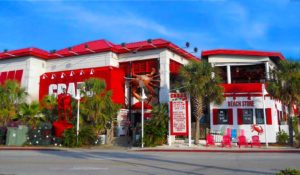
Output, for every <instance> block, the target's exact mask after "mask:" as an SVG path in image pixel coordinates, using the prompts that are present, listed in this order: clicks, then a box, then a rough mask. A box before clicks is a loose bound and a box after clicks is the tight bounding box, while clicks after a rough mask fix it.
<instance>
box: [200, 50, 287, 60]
mask: <svg viewBox="0 0 300 175" xmlns="http://www.w3.org/2000/svg"><path fill="white" fill-rule="evenodd" d="M211 55H244V56H266V57H271V58H274V59H275V61H279V60H285V58H284V56H283V55H282V54H281V53H280V52H264V51H255V50H229V49H216V50H207V51H202V53H201V57H202V58H203V57H208V56H211Z"/></svg>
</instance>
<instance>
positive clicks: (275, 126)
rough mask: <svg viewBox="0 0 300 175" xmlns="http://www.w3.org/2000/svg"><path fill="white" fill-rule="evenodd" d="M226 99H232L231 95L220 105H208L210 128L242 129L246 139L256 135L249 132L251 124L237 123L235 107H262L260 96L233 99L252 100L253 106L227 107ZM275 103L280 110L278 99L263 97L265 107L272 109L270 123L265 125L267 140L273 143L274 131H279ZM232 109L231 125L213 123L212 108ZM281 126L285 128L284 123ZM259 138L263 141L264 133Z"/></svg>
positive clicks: (274, 140)
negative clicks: (249, 98)
mask: <svg viewBox="0 0 300 175" xmlns="http://www.w3.org/2000/svg"><path fill="white" fill-rule="evenodd" d="M228 101H234V100H233V97H226V100H225V101H224V102H223V103H222V104H221V105H215V104H213V103H212V104H211V105H210V109H211V110H210V121H211V122H210V125H211V129H212V130H219V131H220V130H224V129H225V128H231V129H237V130H239V129H244V131H245V135H246V137H247V138H248V139H251V137H252V135H256V134H257V133H256V132H251V125H252V124H248V125H238V119H237V116H238V114H237V109H238V108H239V109H255V108H263V103H262V97H251V100H248V97H236V99H235V101H254V106H253V107H247V106H245V107H243V106H239V107H228ZM275 103H276V104H277V109H278V110H279V111H281V109H282V108H281V107H279V106H281V103H280V102H279V101H275V100H272V99H270V97H266V98H265V108H271V109H272V125H267V136H268V142H270V143H275V142H276V133H277V132H278V131H279V125H278V118H277V109H276V108H275ZM214 108H215V109H228V108H231V109H233V125H214V124H213V109H214ZM253 123H255V111H253ZM259 126H262V127H263V129H264V131H265V127H264V124H262V125H259ZM280 127H281V128H285V127H286V125H281V126H280ZM260 140H261V141H262V142H265V136H264V134H262V135H260Z"/></svg>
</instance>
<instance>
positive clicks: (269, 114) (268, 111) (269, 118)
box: [266, 108, 272, 125]
mask: <svg viewBox="0 0 300 175" xmlns="http://www.w3.org/2000/svg"><path fill="white" fill-rule="evenodd" d="M266 120H267V125H272V109H271V108H266Z"/></svg>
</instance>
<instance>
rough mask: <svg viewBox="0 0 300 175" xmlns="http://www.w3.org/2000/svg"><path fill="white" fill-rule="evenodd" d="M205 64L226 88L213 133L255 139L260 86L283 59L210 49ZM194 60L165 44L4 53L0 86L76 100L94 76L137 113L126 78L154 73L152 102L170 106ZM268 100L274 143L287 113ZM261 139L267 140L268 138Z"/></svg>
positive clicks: (97, 44) (213, 116)
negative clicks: (11, 84) (14, 83)
mask: <svg viewBox="0 0 300 175" xmlns="http://www.w3.org/2000/svg"><path fill="white" fill-rule="evenodd" d="M202 59H207V60H208V61H209V62H210V63H212V64H213V66H217V67H219V68H220V69H221V70H222V78H223V84H222V86H223V87H224V88H225V94H224V95H225V97H226V100H225V101H224V102H223V104H221V105H215V104H211V105H210V112H209V113H210V123H211V124H210V127H211V129H212V130H224V129H226V128H231V129H236V130H237V131H239V130H243V131H244V132H245V134H246V136H247V137H248V138H250V137H251V135H253V134H254V133H253V132H251V125H252V124H258V125H260V126H262V127H264V125H263V123H262V108H263V107H262V88H261V82H263V81H265V80H267V79H268V78H269V77H268V76H269V72H270V70H272V69H275V68H276V64H277V63H278V61H279V60H284V57H283V56H282V55H281V54H280V53H277V52H259V51H240V50H210V51H203V52H202ZM191 60H196V61H199V59H198V58H197V57H195V56H194V55H192V54H190V53H188V52H186V51H185V50H183V49H182V48H180V47H178V46H176V45H174V44H173V43H171V42H169V41H166V40H163V39H155V40H148V41H141V42H134V43H128V44H120V45H119V44H114V43H111V42H109V41H106V40H97V41H91V42H86V43H82V44H79V45H75V46H72V47H69V48H65V49H61V50H57V51H55V52H54V51H53V52H47V51H45V50H42V49H38V48H24V49H18V50H12V51H5V52H1V53H0V83H3V82H4V81H5V80H7V79H16V80H18V81H20V83H21V85H22V87H24V88H25V90H26V91H27V92H28V93H29V98H28V101H33V100H41V99H42V98H43V97H44V96H45V95H48V94H55V95H58V94H60V93H62V89H63V88H66V89H67V92H68V93H70V94H71V95H72V96H73V97H75V96H76V92H77V91H76V88H77V85H78V84H80V83H82V82H83V81H84V80H86V79H88V78H90V77H98V78H102V79H104V80H105V81H106V84H107V88H108V89H110V90H112V98H113V101H114V102H116V103H119V104H123V107H124V108H128V102H129V101H131V106H132V113H135V112H137V113H138V110H139V109H138V108H140V104H139V103H138V101H137V100H136V99H134V98H133V97H131V98H132V99H131V100H129V97H130V95H128V94H130V93H129V91H128V87H129V86H128V82H127V81H126V79H125V77H128V76H129V75H130V72H133V73H134V74H147V73H150V72H151V71H152V70H153V69H152V68H154V69H155V70H156V71H157V72H156V73H157V74H159V76H160V77H159V78H160V85H159V88H158V89H156V91H157V99H152V102H154V103H156V102H159V103H167V102H168V101H169V91H170V89H172V87H171V86H172V82H173V81H175V79H176V75H177V74H178V71H179V69H180V67H181V66H182V65H185V64H187V63H188V62H189V61H191ZM130 70H131V71H130ZM264 100H265V104H266V106H265V108H266V114H267V116H266V117H267V129H268V140H269V142H276V133H277V132H278V131H279V128H281V129H284V130H286V131H287V123H286V118H287V117H286V116H287V115H286V114H287V109H286V108H285V107H284V105H282V104H281V103H280V102H279V101H276V100H274V99H272V98H271V97H270V96H269V95H266V97H265V99H264ZM149 109H151V106H149ZM123 111H124V110H123ZM125 112H126V110H125ZM263 129H264V130H265V128H263ZM261 140H262V141H264V137H261Z"/></svg>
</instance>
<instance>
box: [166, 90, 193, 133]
mask: <svg viewBox="0 0 300 175" xmlns="http://www.w3.org/2000/svg"><path fill="white" fill-rule="evenodd" d="M188 122H189V121H188V101H187V96H186V94H184V93H170V125H171V126H170V127H171V135H177V136H187V135H188V134H189V132H188V131H189V129H188V127H189V126H188Z"/></svg>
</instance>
